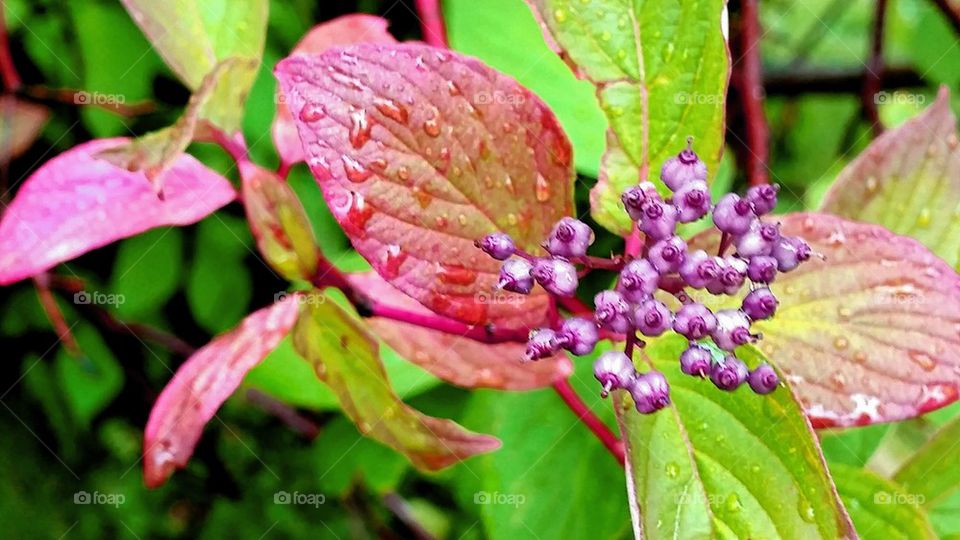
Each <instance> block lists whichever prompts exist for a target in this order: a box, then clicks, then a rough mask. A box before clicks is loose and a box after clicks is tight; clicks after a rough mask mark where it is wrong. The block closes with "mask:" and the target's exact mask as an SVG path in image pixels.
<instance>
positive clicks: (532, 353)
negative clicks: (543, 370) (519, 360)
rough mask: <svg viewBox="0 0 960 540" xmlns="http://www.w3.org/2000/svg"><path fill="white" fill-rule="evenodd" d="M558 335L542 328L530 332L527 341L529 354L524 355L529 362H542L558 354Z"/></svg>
mask: <svg viewBox="0 0 960 540" xmlns="http://www.w3.org/2000/svg"><path fill="white" fill-rule="evenodd" d="M556 337H557V334H556V332H554V331H553V330H551V329H549V328H540V329H538V330H534V331H533V332H530V337H529V338H528V339H527V352H526V353H525V354H524V356H525V357H526V359H527V360H540V359H541V358H546V357H548V356H550V355H552V354H553V353H555V352H557V349H559V347H558V346H557V345H556Z"/></svg>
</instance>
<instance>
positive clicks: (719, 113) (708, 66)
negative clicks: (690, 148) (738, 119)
mask: <svg viewBox="0 0 960 540" xmlns="http://www.w3.org/2000/svg"><path fill="white" fill-rule="evenodd" d="M530 4H531V5H532V6H533V8H534V9H535V10H536V11H537V12H538V14H539V17H540V19H541V21H542V23H543V26H544V28H545V30H546V31H547V32H548V33H549V35H550V36H552V38H553V41H554V42H556V45H557V48H558V51H557V52H559V53H561V54H563V55H565V57H566V58H569V60H570V61H571V62H572V63H573V64H575V65H576V66H577V68H578V69H579V70H580V73H581V74H582V75H583V76H584V77H586V78H587V79H589V80H590V81H592V82H593V83H594V84H595V85H596V86H597V95H598V97H599V99H600V107H601V108H602V109H603V112H604V113H605V114H606V116H607V120H608V121H609V122H610V128H611V129H612V131H613V133H614V134H615V136H616V139H617V142H616V143H608V145H607V151H608V152H612V153H615V154H616V155H617V156H618V157H616V158H610V160H611V161H614V162H618V163H620V162H622V161H623V158H626V159H627V160H629V163H630V164H631V165H632V167H624V166H622V164H621V165H620V166H617V167H612V166H611V167H609V168H608V169H607V170H606V174H603V173H601V176H603V177H604V178H603V179H602V181H601V182H600V183H598V184H597V186H596V187H594V190H593V193H592V196H591V201H592V209H593V211H592V213H593V217H594V219H596V220H597V222H598V223H600V224H601V225H603V226H604V227H607V228H608V229H610V230H611V231H613V232H616V233H618V234H626V233H628V232H629V231H630V227H631V222H630V219H629V218H628V217H627V215H626V214H625V213H624V212H623V211H622V209H621V208H620V207H619V206H618V205H619V201H620V194H621V193H622V192H623V190H624V189H625V188H626V187H628V186H630V185H633V184H635V183H636V182H637V177H638V174H639V176H640V177H644V178H647V177H649V178H650V179H653V178H654V177H656V176H657V175H658V172H659V167H660V165H661V164H662V163H663V162H664V161H666V160H667V159H669V158H670V157H672V156H673V155H675V154H677V153H678V152H679V151H680V150H682V149H683V147H684V146H685V144H686V138H687V137H688V136H693V137H695V138H696V149H697V152H698V153H699V154H700V156H701V158H702V159H703V160H704V161H705V162H706V163H707V167H708V169H709V170H710V174H711V175H715V174H716V171H717V165H718V164H719V162H720V154H721V152H722V151H723V137H724V104H725V102H726V99H725V98H726V89H727V79H728V76H729V75H728V74H729V63H730V58H729V53H728V52H727V45H726V41H725V39H724V36H723V34H722V28H721V17H722V12H723V10H724V9H725V2H724V1H723V0H683V1H680V2H678V1H676V0H648V1H644V2H638V1H635V0H593V1H591V2H581V1H579V0H530Z"/></svg>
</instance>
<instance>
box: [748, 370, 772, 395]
mask: <svg viewBox="0 0 960 540" xmlns="http://www.w3.org/2000/svg"><path fill="white" fill-rule="evenodd" d="M748 381H749V382H750V388H751V389H752V390H753V391H754V392H756V393H758V394H769V393H770V392H773V391H774V390H776V389H777V386H778V385H779V384H780V376H779V375H777V372H776V371H774V369H773V366H771V365H770V364H760V365H759V366H757V367H755V368H754V369H753V371H751V372H750V377H749V379H748Z"/></svg>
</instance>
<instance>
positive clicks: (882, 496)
mask: <svg viewBox="0 0 960 540" xmlns="http://www.w3.org/2000/svg"><path fill="white" fill-rule="evenodd" d="M873 502H874V504H908V505H910V506H916V507H919V506H923V504H924V503H926V502H927V498H926V497H925V496H924V495H923V494H922V493H900V492H898V491H894V492H893V493H890V492H889V491H878V492H876V493H874V494H873Z"/></svg>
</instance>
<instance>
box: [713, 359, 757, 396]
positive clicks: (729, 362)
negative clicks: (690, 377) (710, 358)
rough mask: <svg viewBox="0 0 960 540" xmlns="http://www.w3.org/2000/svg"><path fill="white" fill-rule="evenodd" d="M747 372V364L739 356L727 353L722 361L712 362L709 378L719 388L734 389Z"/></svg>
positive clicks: (743, 379) (742, 380) (744, 378)
mask: <svg viewBox="0 0 960 540" xmlns="http://www.w3.org/2000/svg"><path fill="white" fill-rule="evenodd" d="M749 373H750V371H749V370H748V369H747V365H746V364H744V363H743V362H742V361H741V360H740V359H739V358H737V357H736V356H733V355H727V356H726V357H724V359H723V362H718V363H716V364H714V365H713V367H712V368H711V369H710V380H711V381H713V384H714V385H715V386H716V387H717V388H719V389H721V390H727V391H730V390H736V389H737V388H738V387H739V386H740V385H741V384H743V382H744V381H746V380H747V376H748V375H749Z"/></svg>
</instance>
